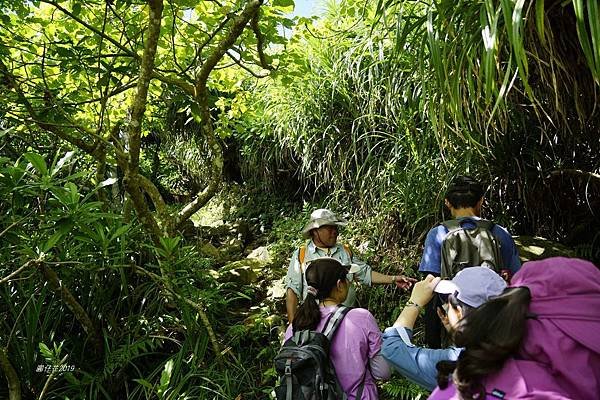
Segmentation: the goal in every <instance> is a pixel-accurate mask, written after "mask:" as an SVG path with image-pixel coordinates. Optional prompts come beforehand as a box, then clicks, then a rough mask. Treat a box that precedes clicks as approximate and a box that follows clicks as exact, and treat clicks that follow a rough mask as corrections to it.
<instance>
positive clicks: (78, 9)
mask: <svg viewBox="0 0 600 400" xmlns="http://www.w3.org/2000/svg"><path fill="white" fill-rule="evenodd" d="M71 12H72V13H73V15H79V14H80V13H81V3H75V5H73V11H71Z"/></svg>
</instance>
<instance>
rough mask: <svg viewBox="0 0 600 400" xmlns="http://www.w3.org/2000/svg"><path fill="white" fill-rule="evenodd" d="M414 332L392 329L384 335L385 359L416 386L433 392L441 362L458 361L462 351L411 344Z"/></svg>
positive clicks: (398, 328) (383, 349)
mask: <svg viewBox="0 0 600 400" xmlns="http://www.w3.org/2000/svg"><path fill="white" fill-rule="evenodd" d="M411 340H412V330H411V329H406V328H403V327H390V328H387V329H386V330H385V332H384V333H383V345H382V351H381V353H382V354H383V357H384V358H385V359H386V360H387V361H388V363H389V364H390V365H391V366H392V368H394V369H396V370H397V371H398V372H400V373H401V374H402V375H404V376H405V377H406V378H407V379H409V380H411V381H412V382H415V383H416V384H418V385H420V386H422V387H424V388H426V389H428V390H433V389H434V388H435V387H436V386H437V379H436V377H437V369H436V367H435V365H436V364H437V363H438V362H439V361H443V360H449V361H456V360H457V359H458V355H459V354H460V351H461V350H460V349H457V348H455V347H450V348H447V349H427V348H423V347H417V346H415V345H414V344H412V342H411Z"/></svg>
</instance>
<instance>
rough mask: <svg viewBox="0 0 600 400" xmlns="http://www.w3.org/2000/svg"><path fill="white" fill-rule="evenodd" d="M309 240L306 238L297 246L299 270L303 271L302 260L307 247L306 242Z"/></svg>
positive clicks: (304, 257)
mask: <svg viewBox="0 0 600 400" xmlns="http://www.w3.org/2000/svg"><path fill="white" fill-rule="evenodd" d="M309 243H310V240H307V241H306V243H304V244H303V245H302V246H300V247H299V248H298V262H299V263H300V271H301V272H302V273H304V260H305V259H306V249H308V244H309Z"/></svg>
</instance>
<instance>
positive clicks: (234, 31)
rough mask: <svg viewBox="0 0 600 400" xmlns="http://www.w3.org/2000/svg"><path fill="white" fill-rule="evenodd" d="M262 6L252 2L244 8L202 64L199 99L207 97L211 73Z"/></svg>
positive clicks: (260, 2)
mask: <svg viewBox="0 0 600 400" xmlns="http://www.w3.org/2000/svg"><path fill="white" fill-rule="evenodd" d="M261 4H262V0H251V1H249V2H248V3H247V4H246V7H244V10H243V11H242V12H241V13H240V15H238V16H236V17H235V18H233V22H232V23H231V27H230V29H229V32H228V33H227V35H226V36H225V37H224V38H223V40H221V42H220V43H219V44H218V45H217V47H216V48H215V49H214V50H213V52H212V54H211V55H210V56H209V57H208V58H207V59H206V61H205V62H204V64H202V68H200V72H199V73H198V77H197V80H196V96H197V97H200V96H205V95H206V82H207V80H208V76H209V74H210V72H211V71H212V70H213V68H214V67H215V66H216V65H217V64H218V62H219V61H220V60H221V59H222V58H223V56H224V55H225V53H226V52H227V50H229V48H230V47H231V46H232V45H233V44H234V43H235V41H236V40H237V39H238V38H239V37H240V35H241V34H242V32H243V31H244V28H245V27H246V25H247V24H248V21H250V19H251V18H252V17H253V16H254V15H255V14H256V13H257V12H258V10H259V9H260V6H261Z"/></svg>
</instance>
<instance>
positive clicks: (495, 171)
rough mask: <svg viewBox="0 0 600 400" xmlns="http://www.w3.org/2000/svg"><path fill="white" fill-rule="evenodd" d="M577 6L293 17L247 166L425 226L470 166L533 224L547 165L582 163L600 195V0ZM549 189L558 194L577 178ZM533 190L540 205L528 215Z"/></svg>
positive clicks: (251, 173) (333, 10)
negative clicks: (599, 17)
mask: <svg viewBox="0 0 600 400" xmlns="http://www.w3.org/2000/svg"><path fill="white" fill-rule="evenodd" d="M576 3H577V4H575V3H571V2H556V1H541V0H540V1H522V0H519V1H510V0H500V1H493V0H485V1H481V2H471V1H460V2H459V3H456V2H454V1H449V0H443V1H436V2H417V1H397V0H389V1H385V0H381V1H379V2H377V3H376V4H372V5H371V6H365V5H364V3H361V2H355V1H341V2H338V3H336V5H335V6H332V7H330V8H329V14H327V15H326V16H325V17H324V19H323V20H321V21H319V22H317V23H314V24H313V25H312V26H309V27H308V28H306V29H302V27H299V28H298V30H297V31H296V32H295V34H294V36H293V37H292V39H291V41H290V46H289V49H288V51H289V54H288V57H289V60H287V61H288V64H287V65H288V66H287V69H286V70H285V71H284V72H281V74H280V78H277V77H276V78H275V79H274V80H272V81H270V82H267V83H265V84H264V85H263V86H261V87H260V90H258V91H257V95H256V97H257V98H256V99H253V100H254V104H253V113H250V114H249V115H250V116H251V117H250V118H251V121H250V123H249V125H250V126H253V127H254V129H253V130H252V131H251V132H249V133H247V134H246V136H242V137H241V139H242V140H243V141H244V154H245V156H246V158H245V161H246V168H245V174H246V176H247V177H249V178H252V177H254V178H257V179H264V178H265V177H266V178H267V179H273V180H274V181H275V182H276V186H275V187H276V188H277V189H279V190H281V189H282V188H283V186H281V182H282V181H286V180H288V181H292V180H293V181H294V182H296V185H297V190H298V192H301V193H304V194H305V195H306V194H308V195H309V196H313V197H315V196H317V197H319V196H323V195H325V196H329V197H330V198H331V199H333V200H336V202H337V203H338V204H342V205H343V204H351V205H352V207H354V208H355V209H358V210H362V211H365V212H384V213H387V214H394V215H399V218H398V219H399V220H400V221H402V224H400V225H399V226H400V227H401V228H404V227H406V226H408V228H409V229H408V232H414V233H420V232H422V230H423V229H425V228H426V227H427V226H429V225H430V224H431V223H432V222H433V221H434V220H435V219H438V218H440V217H441V215H440V209H441V208H440V203H441V196H442V193H443V192H444V188H445V186H446V184H447V182H448V181H449V179H451V177H452V176H454V175H455V174H457V173H469V174H474V175H477V176H479V177H481V178H482V179H483V180H484V181H486V182H488V183H490V184H491V185H492V191H491V192H489V196H490V198H491V203H490V204H491V208H492V210H493V211H494V214H498V215H500V217H501V219H502V220H503V221H505V222H507V223H508V224H509V225H513V224H515V223H516V219H517V218H519V219H525V221H523V225H524V226H527V225H529V226H531V227H532V231H536V230H537V229H542V230H543V229H544V226H546V224H547V223H548V222H549V221H548V210H549V209H554V208H555V206H554V205H553V203H554V200H551V194H549V193H548V191H547V189H546V188H547V187H548V186H549V185H550V184H552V182H554V184H557V182H556V179H557V176H556V175H552V178H549V176H551V175H550V174H551V173H552V171H556V170H559V169H561V168H567V167H568V168H570V169H577V170H581V171H584V172H587V173H589V174H588V177H590V179H591V181H590V185H591V188H592V190H591V192H590V191H588V193H592V192H593V193H596V191H598V190H600V188H599V186H600V185H599V182H598V181H597V180H595V179H593V173H594V172H596V173H597V171H598V170H599V168H600V157H599V156H598V154H599V152H600V139H599V136H598V127H599V126H600V111H599V109H598V107H597V100H598V93H597V92H598V89H600V85H599V82H598V73H597V70H596V66H595V64H593V63H592V62H591V60H595V59H594V56H593V55H594V54H596V53H598V52H600V47H598V43H599V41H598V40H597V39H598V37H597V30H596V25H597V24H596V22H595V20H592V19H591V17H590V16H592V15H596V14H597V12H598V10H597V4H596V3H597V2H596V1H594V0H590V1H585V2H581V1H580V2H576ZM583 60H586V62H583ZM594 62H595V61H594ZM283 77H284V78H285V79H284V78H283ZM290 77H293V79H290ZM583 176H584V175H583ZM583 176H582V177H583ZM551 180H553V181H552V182H550V181H551ZM575 180H577V179H576V178H575ZM558 184H559V185H563V187H566V188H568V190H569V194H568V196H577V193H579V192H581V191H583V190H585V185H586V184H585V178H583V180H579V181H577V182H575V181H573V180H572V179H570V178H569V179H566V180H565V179H563V180H561V181H560V182H558ZM533 187H538V188H539V187H541V188H543V189H542V190H541V191H542V192H543V193H544V195H543V196H542V197H544V196H545V197H546V201H543V205H539V206H540V208H541V209H543V210H544V211H543V212H542V213H540V214H545V216H544V215H539V214H538V215H536V216H534V215H533V214H528V213H529V211H528V208H531V206H532V204H534V201H535V200H534V197H532V193H531V191H530V189H529V188H533ZM538 190H539V189H538ZM517 193H519V194H520V195H518V196H517V195H516V194H517ZM521 195H522V196H521ZM519 196H520V197H519ZM535 197H536V198H537V197H538V196H537V194H535ZM586 199H587V201H588V203H589V202H590V201H592V202H593V197H592V196H591V195H588V196H587V197H586ZM536 206H537V204H536ZM581 210H582V212H583V213H584V214H585V212H587V215H588V216H589V215H591V216H592V217H593V218H598V216H597V215H596V214H594V213H593V212H592V207H587V208H586V207H585V206H582V209H581ZM585 210H587V211H585ZM594 215H596V216H595V217H594ZM565 218H568V217H565ZM545 233H550V235H551V236H552V233H551V232H549V231H548V230H546V232H545ZM553 237H554V238H559V237H560V235H556V234H554V235H553ZM562 237H563V238H564V236H562Z"/></svg>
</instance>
